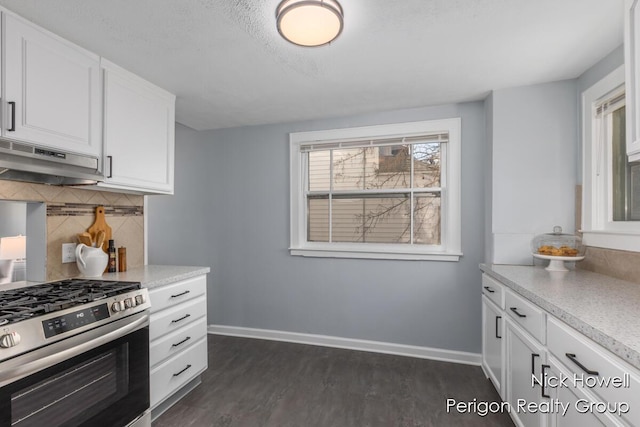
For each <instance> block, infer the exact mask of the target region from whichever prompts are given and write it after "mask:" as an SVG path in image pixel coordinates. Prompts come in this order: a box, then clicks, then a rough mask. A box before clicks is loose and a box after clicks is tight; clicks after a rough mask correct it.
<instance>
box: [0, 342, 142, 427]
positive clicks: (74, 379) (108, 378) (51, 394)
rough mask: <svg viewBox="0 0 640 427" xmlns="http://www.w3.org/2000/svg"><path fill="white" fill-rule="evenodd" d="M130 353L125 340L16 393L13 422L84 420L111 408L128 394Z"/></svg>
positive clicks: (36, 423)
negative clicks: (119, 344) (89, 410)
mask: <svg viewBox="0 0 640 427" xmlns="http://www.w3.org/2000/svg"><path fill="white" fill-rule="evenodd" d="M128 353H129V348H128V344H127V343H125V344H124V345H122V346H120V347H118V348H117V349H113V350H110V351H107V352H105V353H102V354H99V355H98V356H96V357H93V358H91V359H89V360H87V361H85V362H82V363H81V364H79V365H77V366H73V367H71V368H69V369H67V370H65V371H62V372H60V373H58V374H56V375H54V376H52V377H50V378H46V379H44V380H42V381H40V382H38V383H36V384H33V385H30V386H28V387H26V388H24V389H22V390H19V391H18V392H17V393H13V395H12V396H11V425H12V426H19V427H31V426H33V427H39V426H45V425H64V424H65V423H68V422H69V421H71V420H74V421H76V422H79V423H81V422H83V421H85V419H88V418H89V417H90V416H91V415H92V413H96V412H100V411H101V410H103V409H105V408H107V407H109V406H110V405H112V404H113V403H114V402H116V401H118V400H119V399H121V398H122V397H124V396H126V395H127V393H128V383H129V381H128V371H129V369H128V366H127V365H128V363H127V360H128ZM87 408H91V409H92V410H91V413H87V411H86V409H87Z"/></svg>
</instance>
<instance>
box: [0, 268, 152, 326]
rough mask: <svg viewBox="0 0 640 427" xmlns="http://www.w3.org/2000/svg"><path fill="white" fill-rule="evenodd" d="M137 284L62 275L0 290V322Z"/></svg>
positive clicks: (94, 298)
mask: <svg viewBox="0 0 640 427" xmlns="http://www.w3.org/2000/svg"><path fill="white" fill-rule="evenodd" d="M141 287H142V286H141V285H140V283H137V282H118V281H107V280H99V279H98V280H92V279H66V280H60V281H57V282H50V283H44V284H41V285H33V286H27V287H24V288H18V289H11V290H7V291H0V326H2V325H6V324H9V323H15V322H20V321H22V320H27V319H30V318H32V317H36V316H41V315H44V314H46V313H52V312H56V311H60V310H65V309H67V308H71V307H75V306H78V305H82V304H86V303H90V302H93V301H98V300H102V299H105V298H109V297H113V296H116V295H120V294H123V293H127V292H130V291H134V290H136V289H140V288H141Z"/></svg>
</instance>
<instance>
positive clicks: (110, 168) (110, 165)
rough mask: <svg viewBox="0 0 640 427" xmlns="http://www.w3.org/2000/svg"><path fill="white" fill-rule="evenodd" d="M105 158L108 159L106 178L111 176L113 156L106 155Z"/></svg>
mask: <svg viewBox="0 0 640 427" xmlns="http://www.w3.org/2000/svg"><path fill="white" fill-rule="evenodd" d="M107 159H109V175H108V176H107V178H113V156H107Z"/></svg>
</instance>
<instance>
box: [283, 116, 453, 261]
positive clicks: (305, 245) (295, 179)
mask: <svg viewBox="0 0 640 427" xmlns="http://www.w3.org/2000/svg"><path fill="white" fill-rule="evenodd" d="M461 124H462V122H461V119H460V118H459V117H456V118H451V119H442V120H428V121H421V122H409V123H396V124H389V125H378V126H365V127H357V128H345V129H331V130H321V131H311V132H296V133H291V134H290V135H289V162H290V203H291V205H290V213H291V229H290V237H291V241H290V247H289V251H290V253H291V255H298V256H310V257H331V258H367V259H397V260H428V261H458V260H459V259H460V257H461V256H462V242H461V240H462V238H461V210H460V206H461V194H460V193H461V187H460V186H461V157H462V153H461ZM439 131H446V132H448V134H449V142H447V150H448V151H447V156H446V162H447V164H446V170H445V174H446V176H445V177H443V181H444V182H445V183H446V187H445V188H443V189H442V197H443V203H445V202H444V201H445V200H446V204H447V206H446V209H445V216H443V217H442V245H440V246H437V247H433V246H421V245H401V244H397V245H394V244H371V243H369V244H352V243H326V242H307V240H306V239H307V237H306V235H307V234H306V228H307V227H306V225H307V224H306V216H305V212H306V209H305V203H306V200H305V197H304V181H305V180H304V176H303V174H304V164H303V157H302V154H301V153H300V146H301V145H302V144H308V143H310V142H317V143H323V142H325V143H328V142H335V141H337V140H349V139H366V138H376V139H377V138H384V137H389V138H392V137H398V136H403V135H415V134H419V133H426V132H439Z"/></svg>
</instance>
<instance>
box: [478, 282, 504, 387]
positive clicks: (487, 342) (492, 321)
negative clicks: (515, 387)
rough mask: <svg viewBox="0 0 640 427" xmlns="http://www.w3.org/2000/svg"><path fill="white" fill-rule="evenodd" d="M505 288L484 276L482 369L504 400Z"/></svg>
mask: <svg viewBox="0 0 640 427" xmlns="http://www.w3.org/2000/svg"><path fill="white" fill-rule="evenodd" d="M504 324H505V322H504V286H502V285H501V284H500V283H498V282H497V281H495V280H494V279H492V278H491V277H489V276H487V275H486V274H483V275H482V369H483V370H484V372H485V375H486V376H487V377H488V378H489V379H490V380H491V382H492V383H493V385H494V387H495V388H496V390H497V391H498V394H500V397H502V398H503V399H504V398H505V397H506V387H505V385H504V369H503V365H504V357H505V355H504V353H505V345H504V344H505V340H504Z"/></svg>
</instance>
